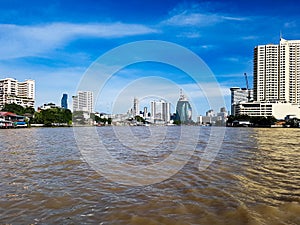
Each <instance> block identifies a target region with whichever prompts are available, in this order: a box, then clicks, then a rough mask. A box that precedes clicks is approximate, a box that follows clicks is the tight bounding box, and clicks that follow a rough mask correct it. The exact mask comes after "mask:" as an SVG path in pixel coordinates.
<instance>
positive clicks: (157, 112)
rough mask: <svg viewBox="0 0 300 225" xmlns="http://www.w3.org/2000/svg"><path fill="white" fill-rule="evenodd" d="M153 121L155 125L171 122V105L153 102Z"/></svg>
mask: <svg viewBox="0 0 300 225" xmlns="http://www.w3.org/2000/svg"><path fill="white" fill-rule="evenodd" d="M150 104H151V119H152V120H153V121H154V123H169V122H170V103H168V102H166V101H164V100H160V101H151V102H150Z"/></svg>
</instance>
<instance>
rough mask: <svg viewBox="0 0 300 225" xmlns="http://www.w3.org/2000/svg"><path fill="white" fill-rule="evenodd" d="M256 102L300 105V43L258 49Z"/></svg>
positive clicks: (265, 46) (255, 61)
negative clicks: (279, 102)
mask: <svg viewBox="0 0 300 225" xmlns="http://www.w3.org/2000/svg"><path fill="white" fill-rule="evenodd" d="M253 69H254V70H253V72H254V100H255V101H270V102H276V101H281V102H289V103H296V104H299V105H300V40H293V41H287V40H284V39H282V38H281V39H280V44H279V45H275V44H268V45H259V46H257V47H255V49H254V68H253Z"/></svg>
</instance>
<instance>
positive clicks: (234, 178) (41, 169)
mask: <svg viewBox="0 0 300 225" xmlns="http://www.w3.org/2000/svg"><path fill="white" fill-rule="evenodd" d="M82 129H83V130H84V129H95V128H82ZM96 129H97V132H98V134H99V136H101V135H102V136H103V135H104V136H105V135H106V137H107V138H106V140H105V141H104V142H105V146H106V147H107V148H108V149H110V151H111V154H112V156H113V157H115V158H117V159H118V160H121V161H122V160H123V161H124V162H127V163H133V164H140V165H142V164H145V165H146V164H147V163H153V162H158V161H161V160H163V159H164V158H165V157H166V156H167V155H168V154H171V152H172V146H171V145H168V138H169V139H170V140H172V139H174V136H173V137H172V135H169V136H166V137H165V138H164V142H163V143H165V144H163V145H160V146H159V148H156V150H155V151H151V152H145V151H135V150H132V149H131V150H130V149H127V150H126V147H124V146H123V147H120V148H119V147H117V148H114V146H115V145H119V146H121V145H120V142H118V140H116V136H114V135H113V132H114V129H123V128H121V127H120V128H118V127H115V128H112V127H99V128H96ZM130 129H131V131H132V132H133V133H134V134H135V135H136V136H137V137H140V141H139V142H136V145H137V146H138V147H139V148H140V149H144V147H145V146H144V141H143V140H146V139H147V137H148V136H149V135H151V134H150V133H149V128H148V127H132V128H130ZM161 129H164V128H163V127H156V128H153V130H152V131H151V132H152V133H155V132H156V131H157V132H158V133H159V132H160V130H161ZM168 129H170V131H171V134H172V132H175V131H176V130H178V129H180V127H170V128H168ZM189 129H191V131H190V132H195V129H198V131H199V138H198V140H197V146H196V150H195V152H194V153H193V155H192V156H191V158H190V159H189V161H188V162H187V163H186V164H185V165H184V166H183V168H182V169H181V170H180V171H178V172H177V173H176V174H174V175H173V176H171V177H169V178H168V179H165V180H163V181H161V182H158V183H153V184H149V185H144V186H130V185H124V184H120V183H118V182H112V181H111V180H110V179H109V178H107V177H105V176H103V175H102V174H101V173H98V172H96V171H95V170H93V169H92V167H91V166H90V165H89V164H88V163H87V162H86V161H85V160H84V158H83V157H82V154H81V152H80V151H79V149H78V148H77V145H76V141H75V138H74V132H73V129H72V128H31V129H10V130H0V154H1V157H0V224H143V225H144V224H145V225H146V224H172V225H173V224H180V225H181V224H232V225H235V224H241V225H242V224H249V225H252V224H253V225H255V224H266V225H268V224H270V225H273V224H278V225H279V224H282V225H283V224H294V225H299V224H300V146H299V144H300V129H281V128H272V129H256V128H226V130H225V135H224V138H222V137H220V139H219V140H215V141H218V142H222V145H221V148H220V150H219V151H218V154H217V155H216V157H215V158H214V161H212V163H211V164H210V166H209V167H208V168H207V169H206V170H204V171H200V170H199V169H198V165H199V161H200V160H201V157H202V154H203V151H204V150H203V149H204V148H205V146H206V145H207V142H208V137H209V135H210V129H211V128H209V127H191V128H189ZM173 141H174V140H173ZM185 141H186V142H187V143H188V142H189V140H185ZM173 144H174V143H173ZM90 147H91V148H92V147H93V146H90ZM173 147H174V146H173Z"/></svg>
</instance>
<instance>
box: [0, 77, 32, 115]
mask: <svg viewBox="0 0 300 225" xmlns="http://www.w3.org/2000/svg"><path fill="white" fill-rule="evenodd" d="M12 103H15V104H17V105H21V106H23V107H24V108H26V107H34V103H35V81H34V80H25V81H23V82H19V81H18V80H16V79H13V78H5V79H2V80H0V109H1V108H3V107H4V105H5V104H12Z"/></svg>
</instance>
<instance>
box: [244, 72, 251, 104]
mask: <svg viewBox="0 0 300 225" xmlns="http://www.w3.org/2000/svg"><path fill="white" fill-rule="evenodd" d="M244 76H245V79H246V88H247V91H248V96H247V99H248V102H250V99H251V96H250V90H249V83H248V76H247V73H244Z"/></svg>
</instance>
